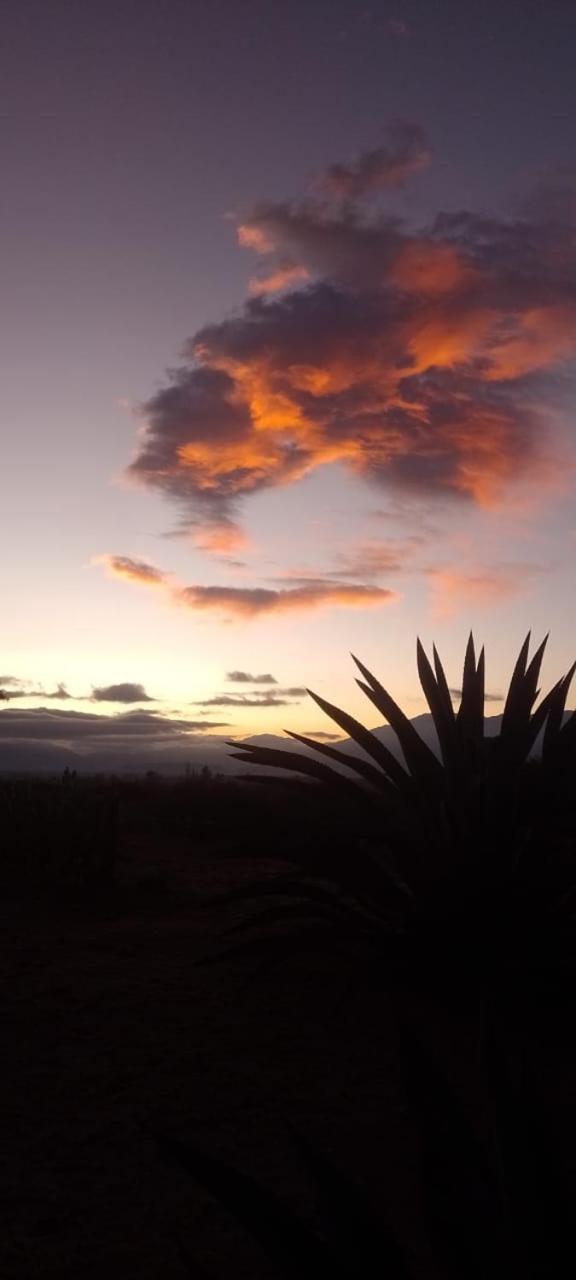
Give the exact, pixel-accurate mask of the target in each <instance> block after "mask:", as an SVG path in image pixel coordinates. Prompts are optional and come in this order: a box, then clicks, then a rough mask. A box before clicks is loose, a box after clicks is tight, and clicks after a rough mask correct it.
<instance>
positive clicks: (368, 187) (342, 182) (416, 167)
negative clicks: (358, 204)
mask: <svg viewBox="0 0 576 1280" xmlns="http://www.w3.org/2000/svg"><path fill="white" fill-rule="evenodd" d="M399 25H400V26H401V27H402V28H403V30H402V32H400V30H399ZM390 29H391V30H394V31H395V34H397V35H400V34H407V31H406V29H405V28H404V24H403V23H401V24H398V23H394V24H392V23H391V24H390ZM430 159H431V153H430V146H429V143H428V139H427V137H426V134H425V133H424V130H423V129H421V128H420V126H419V125H417V124H412V123H411V122H408V121H401V120H398V121H396V123H395V124H393V125H392V127H391V129H390V130H389V143H388V145H387V146H383V147H376V148H375V149H374V150H372V151H362V152H361V154H360V155H359V156H358V159H357V160H354V161H353V162H352V163H351V164H331V165H329V166H328V168H327V169H326V171H325V173H324V174H323V175H322V177H321V179H320V183H319V185H320V186H321V188H323V189H324V190H325V191H327V192H328V193H329V194H330V195H333V196H337V197H338V198H339V199H340V200H360V199H362V198H363V197H365V196H369V195H376V194H378V193H379V192H381V191H391V190H394V189H395V188H396V187H402V186H404V184H405V182H407V181H408V179H409V178H411V177H413V175H414V174H415V173H418V172H419V171H420V170H421V169H425V168H427V166H428V165H429V164H430Z"/></svg>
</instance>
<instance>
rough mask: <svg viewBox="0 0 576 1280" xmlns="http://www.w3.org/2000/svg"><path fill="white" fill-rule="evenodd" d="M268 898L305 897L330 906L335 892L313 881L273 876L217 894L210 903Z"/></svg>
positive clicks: (331, 888)
mask: <svg viewBox="0 0 576 1280" xmlns="http://www.w3.org/2000/svg"><path fill="white" fill-rule="evenodd" d="M270 897H284V898H287V897H293V898H296V897H306V898H310V900H311V901H312V902H321V903H325V904H330V903H333V902H334V901H335V892H334V887H327V888H324V887H323V886H322V885H319V884H317V883H315V882H314V881H313V880H309V879H301V880H295V879H293V877H291V876H273V877H270V878H269V879H261V880H252V881H250V882H249V883H248V884H245V885H241V886H240V887H239V888H237V889H229V890H228V891H227V892H226V893H219V894H217V895H215V896H214V897H213V898H211V902H212V903H215V904H218V905H220V904H222V903H228V902H253V901H254V899H255V898H270Z"/></svg>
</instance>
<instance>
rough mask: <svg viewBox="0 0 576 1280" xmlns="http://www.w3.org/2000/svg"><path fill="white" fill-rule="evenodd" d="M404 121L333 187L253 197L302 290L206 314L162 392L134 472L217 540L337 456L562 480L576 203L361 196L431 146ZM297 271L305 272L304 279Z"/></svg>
mask: <svg viewBox="0 0 576 1280" xmlns="http://www.w3.org/2000/svg"><path fill="white" fill-rule="evenodd" d="M403 128H404V133H403V134H402V132H400V133H399V132H398V130H397V132H396V141H394V140H393V141H392V143H391V144H390V146H389V147H388V148H383V149H381V150H380V151H378V152H368V153H363V155H362V156H360V158H359V159H358V160H357V161H356V162H355V163H353V164H348V165H333V166H330V167H329V169H327V170H326V174H325V177H324V182H326V181H328V180H329V181H330V182H331V183H332V189H331V190H328V191H326V188H324V190H325V194H326V197H327V198H325V199H308V200H304V201H300V202H298V201H296V202H290V201H285V202H277V203H261V204H259V205H258V206H256V207H255V208H254V209H253V210H252V211H251V212H250V213H249V215H248V216H247V217H246V218H245V219H244V221H243V222H242V224H241V225H240V227H239V229H238V237H239V240H240V243H241V245H243V246H244V247H246V248H248V249H250V250H251V251H253V252H256V253H257V254H258V257H259V259H260V260H261V261H262V263H263V264H264V265H265V268H266V270H267V271H268V274H267V276H266V277H265V278H266V280H267V281H268V283H267V285H266V289H267V290H271V289H272V286H273V282H274V279H275V278H276V279H277V280H278V281H279V283H281V284H282V289H283V292H282V293H281V294H280V295H279V296H275V295H274V294H273V293H272V292H270V291H268V292H267V293H266V294H265V295H264V294H263V296H253V297H250V298H248V300H247V301H246V303H245V305H244V307H243V308H242V309H241V310H240V311H239V312H238V313H237V314H234V315H232V316H229V317H227V318H225V319H224V320H222V321H220V322H218V323H215V324H209V325H206V326H204V327H203V328H201V329H199V330H198V332H197V333H196V334H195V335H194V336H193V337H191V338H190V339H189V340H188V341H187V343H186V344H185V347H184V353H183V362H182V364H181V366H180V367H179V368H178V369H176V370H175V371H174V372H172V373H171V374H169V376H168V378H167V381H166V383H165V385H164V386H163V387H161V389H160V390H159V391H157V392H156V393H155V395H153V396H152V397H151V398H150V399H149V400H148V402H147V403H146V404H145V405H144V406H143V407H142V416H143V423H142V432H141V437H140V444H139V449H138V452H137V455H136V457H135V459H134V461H133V462H132V464H131V466H130V467H129V469H128V474H129V476H130V477H131V478H132V479H133V480H134V481H137V482H138V483H141V484H143V485H145V486H147V487H149V488H151V489H154V490H158V491H160V492H162V493H163V494H165V495H166V496H167V497H168V498H169V499H170V500H171V501H172V502H173V503H174V504H175V507H176V509H177V511H178V513H179V519H180V521H181V525H182V527H183V528H184V527H189V528H190V529H191V530H192V532H193V534H194V536H195V537H197V538H198V539H199V540H200V542H201V540H202V538H204V543H203V545H204V547H205V548H206V549H208V550H210V549H214V548H215V549H216V550H222V549H223V546H222V542H221V539H222V537H223V538H224V549H227V550H229V548H230V544H231V543H232V544H234V542H235V540H236V539H237V538H238V536H239V534H238V529H239V526H238V520H239V518H240V512H241V506H242V504H243V503H244V502H246V501H248V500H249V498H250V496H251V495H252V494H256V493H258V492H261V491H263V490H266V489H273V488H278V489H279V488H282V487H283V486H287V485H291V484H294V483H297V482H298V481H299V480H300V479H301V478H302V477H303V476H305V475H308V474H310V473H311V472H313V471H315V470H316V469H317V468H319V467H322V466H326V465H327V464H334V463H338V464H340V465H341V466H342V467H344V468H347V469H348V471H349V472H350V473H352V474H353V475H354V476H357V477H360V478H361V479H362V480H364V481H365V482H366V483H367V484H369V485H371V486H372V487H373V488H376V489H380V490H384V491H387V492H388V493H390V494H392V495H394V494H397V495H418V496H419V497H420V498H426V499H427V500H441V501H442V502H446V501H452V502H456V501H460V502H466V503H469V504H476V505H479V506H482V507H491V506H495V505H498V504H502V502H503V501H504V500H505V498H506V497H507V495H508V493H509V490H510V487H511V486H513V485H514V484H516V482H517V481H519V480H521V479H522V478H525V479H527V480H531V481H532V482H533V483H534V484H536V485H538V486H539V488H541V489H545V488H546V487H549V486H550V485H551V484H552V483H553V482H556V481H558V478H559V476H560V474H561V469H562V466H563V465H564V461H565V460H564V458H563V456H562V454H561V445H560V442H559V439H560V438H559V437H558V439H557V438H556V437H555V435H554V432H553V429H552V427H551V425H550V424H551V423H552V422H553V421H554V413H553V410H554V409H555V406H556V404H557V400H558V397H559V385H560V379H561V377H563V378H564V379H569V377H570V376H571V374H570V361H571V360H573V358H574V356H575V355H576V237H575V234H574V220H575V217H576V215H575V214H574V210H573V205H572V204H571V203H570V201H569V200H564V199H563V200H560V199H559V198H558V197H555V204H554V209H555V215H554V218H551V217H550V216H544V205H543V197H542V193H541V194H540V198H539V202H538V201H536V203H535V204H534V207H533V210H532V212H530V210H528V212H524V213H523V214H522V216H520V217H515V218H503V217H501V218H489V217H485V216H480V215H477V214H475V213H473V212H470V211H467V210H464V211H462V212H456V213H449V214H447V213H439V214H438V215H437V216H436V217H435V218H433V219H432V220H431V221H430V223H428V224H426V225H424V226H421V227H416V226H413V225H410V224H407V223H406V222H403V221H402V220H400V219H399V218H397V217H394V218H393V217H391V216H389V215H388V214H386V213H382V212H370V211H368V212H366V211H365V210H364V209H363V208H362V207H361V205H360V203H358V197H359V196H363V197H367V196H371V195H372V194H373V193H374V192H375V191H376V189H377V188H378V189H383V187H384V186H385V184H386V183H388V185H390V184H391V183H392V182H393V181H399V180H400V177H401V175H402V174H403V175H404V176H407V173H408V171H409V169H410V166H411V165H412V167H413V168H417V167H419V166H420V165H421V163H423V157H424V154H425V152H426V144H425V141H424V139H423V136H422V135H421V133H420V132H419V131H418V130H417V129H416V127H415V126H410V127H409V128H408V127H406V126H404V127H403ZM402 139H403V141H402ZM375 157H376V158H375ZM330 175H331V176H330ZM344 194H345V195H346V197H347V199H346V201H345V202H344V203H343V202H342V200H340V199H339V198H338V199H336V198H334V197H336V196H340V195H344ZM352 195H354V197H355V200H352V199H351V197H352ZM278 273H280V276H278ZM286 273H292V275H291V280H292V285H298V283H299V279H301V282H302V283H301V286H300V287H291V288H290V289H289V290H288V291H286V288H285V286H286V283H287V281H288V276H287V274H286ZM296 273H300V276H299V277H298V276H297V274H296ZM263 287H264V286H262V287H260V292H261V293H262V288H263ZM203 531H205V532H203ZM211 544H212V545H211ZM134 563H136V564H138V563H139V562H132V561H127V563H126V574H127V576H137V573H138V570H136V571H134V568H133V565H134ZM156 580H157V579H156ZM152 581H154V579H152ZM207 601H208V597H205V598H204V599H202V597H201V596H198V595H197V596H196V603H195V607H203V606H204V605H207ZM263 607H265V606H263ZM271 607H274V606H273V605H271Z"/></svg>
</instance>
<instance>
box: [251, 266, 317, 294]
mask: <svg viewBox="0 0 576 1280" xmlns="http://www.w3.org/2000/svg"><path fill="white" fill-rule="evenodd" d="M307 279H308V272H307V270H306V267H296V266H284V267H278V269H277V270H276V271H271V272H270V275H266V276H253V277H252V279H251V280H250V283H249V286H248V289H249V292H250V293H252V294H254V295H256V296H258V295H260V294H264V293H278V292H279V291H280V289H287V288H291V287H292V285H295V284H302V282H303V281H304V280H307Z"/></svg>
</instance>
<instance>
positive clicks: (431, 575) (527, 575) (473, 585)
mask: <svg viewBox="0 0 576 1280" xmlns="http://www.w3.org/2000/svg"><path fill="white" fill-rule="evenodd" d="M542 572H543V566H541V565H531V564H510V565H499V566H495V567H492V568H486V569H485V568H478V569H453V568H445V569H428V570H427V571H426V573H427V577H428V580H429V582H430V586H431V589H432V611H433V615H434V617H436V618H440V619H441V618H450V617H452V616H453V615H454V614H455V613H456V612H457V611H458V610H459V609H461V608H464V607H467V608H488V607H490V606H491V605H494V604H499V603H500V601H502V600H508V599H510V598H512V597H514V596H517V595H521V593H522V592H523V591H524V590H525V589H526V586H527V584H528V582H529V580H530V579H531V578H533V577H534V576H535V575H537V574H539V573H542Z"/></svg>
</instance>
